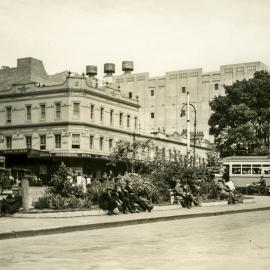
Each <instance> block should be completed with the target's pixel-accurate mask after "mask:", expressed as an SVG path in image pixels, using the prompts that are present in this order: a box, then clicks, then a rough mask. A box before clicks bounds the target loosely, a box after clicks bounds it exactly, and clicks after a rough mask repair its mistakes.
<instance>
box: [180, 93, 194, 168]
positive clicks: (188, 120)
mask: <svg viewBox="0 0 270 270" xmlns="http://www.w3.org/2000/svg"><path fill="white" fill-rule="evenodd" d="M185 106H186V107H187V114H186V117H187V159H188V161H189V156H190V106H191V107H192V109H193V111H194V134H193V166H195V163H196V155H195V154H196V135H197V128H196V127H197V111H196V108H195V106H194V105H193V104H191V103H190V100H189V92H187V103H185V104H183V106H182V109H181V114H180V117H182V116H184V115H185V113H184V112H183V108H184V107H185Z"/></svg>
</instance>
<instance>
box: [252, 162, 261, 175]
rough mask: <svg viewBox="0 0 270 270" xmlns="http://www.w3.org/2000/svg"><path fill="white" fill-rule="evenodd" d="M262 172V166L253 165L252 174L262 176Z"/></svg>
mask: <svg viewBox="0 0 270 270" xmlns="http://www.w3.org/2000/svg"><path fill="white" fill-rule="evenodd" d="M261 172H262V165H260V164H258V165H257V164H256V165H252V174H261Z"/></svg>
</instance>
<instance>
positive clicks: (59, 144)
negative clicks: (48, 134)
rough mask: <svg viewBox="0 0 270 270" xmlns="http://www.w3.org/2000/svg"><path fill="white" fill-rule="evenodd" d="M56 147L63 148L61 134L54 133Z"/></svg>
mask: <svg viewBox="0 0 270 270" xmlns="http://www.w3.org/2000/svg"><path fill="white" fill-rule="evenodd" d="M54 142H55V148H61V134H55V135H54Z"/></svg>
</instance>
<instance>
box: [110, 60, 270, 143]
mask: <svg viewBox="0 0 270 270" xmlns="http://www.w3.org/2000/svg"><path fill="white" fill-rule="evenodd" d="M127 64H128V65H127ZM122 66H123V71H124V74H122V75H117V76H114V77H113V85H114V87H118V88H120V89H121V93H122V94H123V95H125V96H127V97H136V96H138V98H139V101H140V105H141V106H142V109H141V111H140V116H141V125H142V130H143V131H145V132H148V133H150V132H156V131H157V130H158V129H160V130H164V131H165V132H166V133H167V134H173V133H175V132H178V133H179V134H180V135H181V134H182V133H185V132H186V128H187V127H186V118H185V117H180V114H181V111H182V110H185V109H186V107H185V106H184V104H185V103H186V96H187V92H189V93H190V102H191V103H192V104H193V105H194V107H195V109H196V111H197V132H198V134H197V137H198V138H199V137H201V138H202V137H204V139H206V140H209V139H210V140H211V138H210V137H209V132H208V130H209V126H208V120H209V117H210V115H211V110H210V106H209V101H211V100H212V99H213V98H214V97H215V96H217V95H224V94H225V92H224V87H223V86H224V85H231V84H232V83H233V82H235V81H236V80H243V79H249V78H252V77H253V74H254V73H255V72H256V71H260V70H268V67H267V66H266V65H265V64H263V63H262V62H249V63H240V64H232V65H222V66H220V68H219V70H217V71H212V72H203V70H202V68H197V69H186V70H176V71H170V72H166V74H165V75H164V76H158V77H151V76H149V73H132V71H133V63H132V62H123V64H122ZM190 116H191V123H193V122H194V112H193V110H192V109H191V115H190Z"/></svg>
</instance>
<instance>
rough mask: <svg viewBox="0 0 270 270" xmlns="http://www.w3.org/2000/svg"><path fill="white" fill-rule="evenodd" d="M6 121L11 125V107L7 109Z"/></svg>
mask: <svg viewBox="0 0 270 270" xmlns="http://www.w3.org/2000/svg"><path fill="white" fill-rule="evenodd" d="M6 119H7V122H8V123H11V106H9V107H6Z"/></svg>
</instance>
